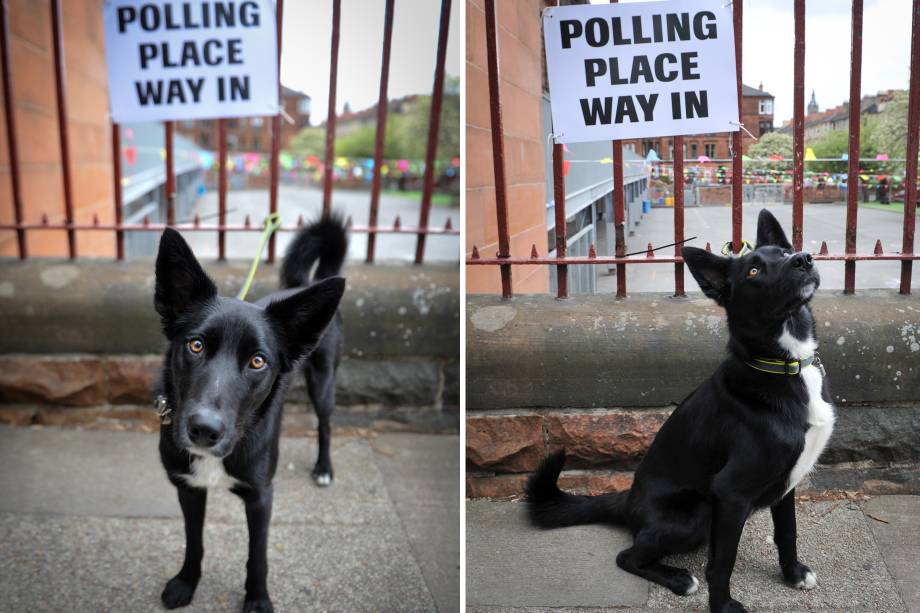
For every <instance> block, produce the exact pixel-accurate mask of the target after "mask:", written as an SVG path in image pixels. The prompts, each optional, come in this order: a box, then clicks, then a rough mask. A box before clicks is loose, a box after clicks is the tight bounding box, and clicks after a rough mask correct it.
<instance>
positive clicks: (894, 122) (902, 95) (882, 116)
mask: <svg viewBox="0 0 920 613" xmlns="http://www.w3.org/2000/svg"><path fill="white" fill-rule="evenodd" d="M907 98H908V95H907V92H906V91H899V92H896V93H895V95H894V99H892V100H891V101H890V102H888V104H887V105H885V109H884V110H883V111H882V112H880V113H879V114H878V115H876V116H875V118H874V125H873V130H872V135H871V138H872V144H873V145H874V147H875V150H876V151H877V152H878V153H885V154H887V155H888V157H891V158H903V157H904V156H905V155H906V154H907ZM882 166H884V167H885V169H886V170H887V171H888V172H896V173H903V172H904V164H903V163H902V162H889V163H886V164H882Z"/></svg>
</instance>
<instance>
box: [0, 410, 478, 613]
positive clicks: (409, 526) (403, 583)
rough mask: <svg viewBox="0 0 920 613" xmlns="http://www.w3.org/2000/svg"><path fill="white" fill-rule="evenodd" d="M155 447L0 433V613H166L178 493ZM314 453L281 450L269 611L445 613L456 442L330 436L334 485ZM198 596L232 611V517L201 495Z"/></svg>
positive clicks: (143, 441) (454, 546) (452, 560)
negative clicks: (317, 481)
mask: <svg viewBox="0 0 920 613" xmlns="http://www.w3.org/2000/svg"><path fill="white" fill-rule="evenodd" d="M157 440H158V437H156V436H154V435H148V434H137V433H127V432H83V431H76V430H60V429H50V428H48V429H34V428H23V429H16V428H7V427H0V466H2V469H0V595H2V604H0V609H3V610H6V611H26V610H28V611H61V610H68V611H132V612H133V611H161V610H163V608H162V606H161V605H160V602H159V594H160V591H161V590H162V588H163V585H164V584H165V582H166V581H167V580H168V579H169V578H170V577H171V576H172V575H174V574H175V573H176V572H177V571H178V569H179V567H180V566H181V563H182V555H183V551H184V536H183V528H182V520H181V514H180V511H179V506H178V503H177V501H176V495H175V489H174V488H173V487H172V486H171V485H170V484H169V482H168V481H167V480H166V477H165V475H164V473H163V470H162V468H161V467H160V464H159V459H158V455H157V450H156V446H157ZM315 445H316V442H315V440H313V439H303V438H285V439H282V444H281V461H280V463H279V468H278V474H277V476H276V479H275V506H274V515H273V519H272V528H271V536H270V541H269V551H268V558H269V568H270V570H269V580H268V581H269V590H270V593H271V595H272V599H273V601H274V604H275V609H276V611H279V612H283V611H326V610H336V611H346V610H347V611H383V610H387V611H396V610H399V611H432V610H436V609H437V610H439V611H455V610H457V609H458V607H459V534H460V529H459V522H460V510H459V503H460V490H459V481H458V480H459V440H458V437H457V436H428V435H417V434H382V435H380V436H377V437H375V438H372V439H365V438H358V437H344V436H340V437H338V438H335V437H333V450H332V457H333V462H334V463H335V468H336V481H335V483H334V484H333V486H332V487H331V488H328V489H320V488H317V487H315V486H314V485H313V483H312V480H311V479H310V468H311V467H312V461H313V459H314V455H315V452H316V450H315ZM207 515H208V517H207V521H206V524H205V537H204V540H205V558H204V568H203V572H202V579H201V583H200V584H199V587H198V591H197V593H196V594H195V599H194V601H193V602H192V605H191V606H190V607H188V608H187V609H184V610H187V611H236V610H238V609H239V607H240V606H241V604H242V599H243V583H244V580H245V567H246V547H247V534H246V522H245V515H244V512H243V508H242V504H241V503H240V502H239V500H238V499H237V498H236V497H235V496H233V495H232V494H229V493H228V492H225V491H212V493H211V494H210V495H209V497H208V511H207Z"/></svg>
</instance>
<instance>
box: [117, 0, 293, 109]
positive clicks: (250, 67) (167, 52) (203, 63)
mask: <svg viewBox="0 0 920 613" xmlns="http://www.w3.org/2000/svg"><path fill="white" fill-rule="evenodd" d="M103 20H104V23H105V51H106V59H107V61H108V67H109V104H110V107H111V111H112V120H113V121H115V122H118V123H123V122H131V121H162V120H174V119H204V118H217V117H244V116H250V115H277V114H278V112H279V108H278V52H277V47H276V45H277V42H276V29H275V7H274V4H273V3H272V2H271V0H249V1H244V2H240V1H239V0H235V1H234V0H227V1H220V0H216V1H210V2H209V1H203V2H188V1H181V0H155V1H152V0H148V1H146V2H143V3H142V2H140V1H139V0H106V1H105V2H104V3H103Z"/></svg>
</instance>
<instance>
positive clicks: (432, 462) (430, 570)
mask: <svg viewBox="0 0 920 613" xmlns="http://www.w3.org/2000/svg"><path fill="white" fill-rule="evenodd" d="M373 448H374V451H375V452H376V454H375V456H374V458H375V461H376V462H377V466H378V467H379V468H380V470H381V472H382V473H383V476H384V482H385V483H386V487H387V491H388V492H389V494H390V498H391V500H392V501H393V504H394V505H395V507H396V512H397V513H398V515H399V517H400V519H401V521H402V524H403V528H404V529H405V530H406V533H407V535H408V537H409V542H410V543H411V545H412V551H413V552H414V553H415V556H416V558H417V559H418V561H419V566H420V567H421V569H422V574H423V575H424V576H425V581H426V582H427V584H428V587H429V589H430V590H431V592H432V593H433V594H434V597H435V600H436V602H437V605H438V610H439V611H442V612H445V613H446V612H450V611H458V610H459V609H460V505H462V504H463V497H462V494H461V491H460V487H459V485H460V484H459V481H458V475H459V474H460V437H459V436H424V435H412V434H383V435H380V436H379V437H377V438H375V439H374V441H373Z"/></svg>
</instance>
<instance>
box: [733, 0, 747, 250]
mask: <svg viewBox="0 0 920 613" xmlns="http://www.w3.org/2000/svg"><path fill="white" fill-rule="evenodd" d="M742 4H743V3H742V2H741V1H740V0H738V1H736V2H733V3H732V11H733V13H732V16H733V17H734V25H735V75H736V79H737V87H738V121H739V122H741V121H742V117H741V112H742V109H743V108H744V99H743V98H742V96H741V93H742V91H741V89H742V88H741V30H742V24H743V20H742V19H741V6H742ZM742 123H743V122H742ZM741 137H742V132H741V130H738V131H737V132H732V251H733V252H734V253H738V252H739V251H741V221H742V211H741V201H742V198H743V191H742V179H743V177H742V173H743V172H744V169H743V168H742V165H741V149H742V141H741Z"/></svg>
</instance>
